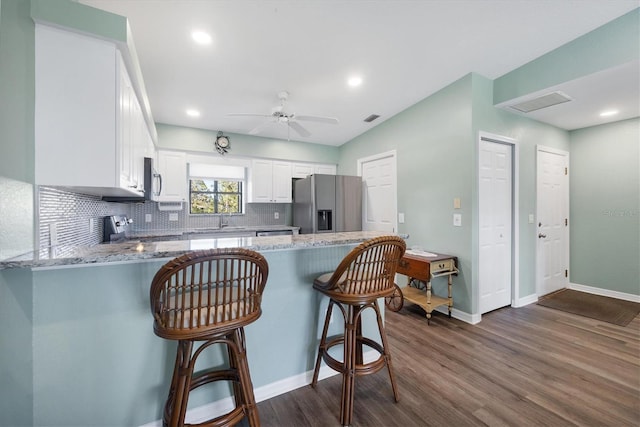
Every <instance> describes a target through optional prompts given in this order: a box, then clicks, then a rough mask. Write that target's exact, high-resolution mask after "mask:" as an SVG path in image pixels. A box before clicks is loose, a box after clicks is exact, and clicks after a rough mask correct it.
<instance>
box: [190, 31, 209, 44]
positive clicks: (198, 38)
mask: <svg viewBox="0 0 640 427" xmlns="http://www.w3.org/2000/svg"><path fill="white" fill-rule="evenodd" d="M191 38H192V39H193V41H195V42H196V43H198V44H211V35H209V33H205V32H204V31H194V32H192V33H191Z"/></svg>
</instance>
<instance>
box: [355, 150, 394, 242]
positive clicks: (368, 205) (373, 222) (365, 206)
mask: <svg viewBox="0 0 640 427" xmlns="http://www.w3.org/2000/svg"><path fill="white" fill-rule="evenodd" d="M358 175H360V176H362V184H363V188H362V229H363V230H365V231H370V230H376V231H389V232H392V233H395V232H396V230H397V229H398V228H397V224H396V211H397V188H396V187H397V185H396V180H397V178H396V154H395V151H392V152H388V153H382V154H380V155H376V156H371V157H367V158H365V159H359V160H358Z"/></svg>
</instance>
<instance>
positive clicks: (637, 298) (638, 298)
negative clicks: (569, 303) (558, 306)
mask: <svg viewBox="0 0 640 427" xmlns="http://www.w3.org/2000/svg"><path fill="white" fill-rule="evenodd" d="M569 289H573V290H574V291H581V292H587V293H589V294H594V295H600V296H603V297H611V298H617V299H621V300H625V301H632V302H640V295H634V294H627V293H624V292H618V291H610V290H609V289H602V288H595V287H593V286H586V285H580V284H578V283H569Z"/></svg>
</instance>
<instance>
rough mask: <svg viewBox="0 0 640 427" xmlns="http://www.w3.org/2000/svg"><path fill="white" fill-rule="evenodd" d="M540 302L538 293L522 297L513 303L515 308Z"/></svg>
mask: <svg viewBox="0 0 640 427" xmlns="http://www.w3.org/2000/svg"><path fill="white" fill-rule="evenodd" d="M537 302H538V294H535V293H534V294H531V295H528V296H526V297H523V298H520V299H518V300H517V301H515V302H514V303H513V306H512V307H513V308H520V307H524V306H525V305H529V304H535V303H537Z"/></svg>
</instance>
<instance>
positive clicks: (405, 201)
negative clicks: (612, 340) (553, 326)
mask: <svg viewBox="0 0 640 427" xmlns="http://www.w3.org/2000/svg"><path fill="white" fill-rule="evenodd" d="M479 131H484V132H489V133H493V134H498V135H502V136H506V137H509V138H513V139H516V140H517V144H518V146H519V150H520V154H519V155H520V165H519V166H520V168H519V172H520V173H519V176H518V178H519V185H520V187H519V191H520V199H519V209H520V217H519V221H520V222H519V224H520V228H519V230H518V231H517V232H518V235H519V239H520V242H519V243H520V246H519V249H520V257H519V262H520V276H519V278H518V279H519V289H518V291H519V297H520V298H522V297H526V296H528V295H532V294H534V293H535V244H536V241H535V238H534V234H535V228H534V227H533V225H532V224H528V214H530V213H535V173H536V170H535V151H536V145H538V144H541V145H546V146H549V147H554V148H558V149H562V150H566V151H568V150H569V134H568V132H566V131H563V130H561V129H558V128H556V127H553V126H550V125H546V124H543V123H540V122H537V121H534V120H531V119H528V118H525V117H521V116H518V115H515V114H512V113H509V112H506V111H502V110H499V109H497V108H495V107H494V106H493V82H492V81H491V80H489V79H487V78H484V77H482V76H480V75H477V74H469V75H467V76H465V77H464V78H462V79H460V80H458V81H456V82H454V83H452V84H451V85H449V86H447V87H446V88H444V89H442V90H440V91H439V92H437V93H435V94H433V95H432V96H430V97H428V98H426V99H424V100H422V101H420V102H419V103H417V104H416V105H414V106H412V107H410V108H408V109H407V110H405V111H403V112H401V113H399V114H398V115H396V116H394V117H392V118H390V119H389V120H387V121H385V122H383V123H382V124H380V125H378V126H377V127H376V128H374V129H372V130H370V131H368V132H367V133H365V134H362V135H360V136H359V137H357V138H355V139H353V140H352V141H350V142H349V143H347V144H345V145H343V146H341V147H340V164H339V172H340V173H355V172H356V167H357V160H358V159H359V158H363V157H367V156H371V155H373V154H377V153H382V152H385V151H390V150H397V156H398V158H397V161H398V164H397V174H398V212H404V213H405V223H404V224H399V226H398V228H399V232H401V233H408V234H409V235H410V238H409V240H408V241H407V244H408V246H420V247H423V248H426V249H431V250H434V251H439V252H444V253H451V254H455V255H457V256H458V257H459V261H460V267H461V269H462V274H461V275H459V276H458V277H456V278H455V280H454V283H455V285H454V292H453V297H454V306H455V308H457V309H459V310H461V311H463V312H466V313H469V314H473V313H476V311H477V306H476V304H477V303H476V300H477V298H476V295H475V294H476V293H477V285H476V283H477V274H478V266H477V248H476V246H477V241H478V232H477V230H478V228H477V220H478V209H477V206H478V201H477V179H476V176H477V138H478V132H479ZM455 197H459V198H460V199H461V209H460V210H456V212H458V213H461V214H462V227H454V226H453V225H452V214H453V212H454V211H453V199H454V198H455ZM435 287H436V289H438V288H440V289H442V288H443V287H444V281H443V280H441V281H440V282H439V283H436V284H435Z"/></svg>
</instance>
